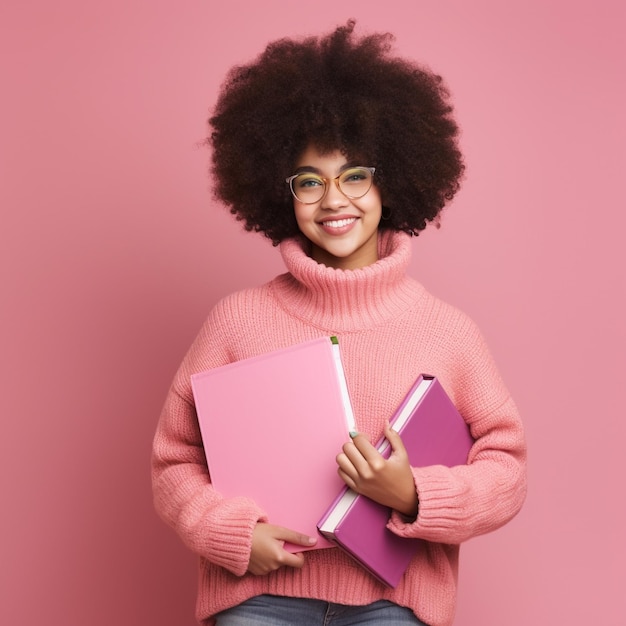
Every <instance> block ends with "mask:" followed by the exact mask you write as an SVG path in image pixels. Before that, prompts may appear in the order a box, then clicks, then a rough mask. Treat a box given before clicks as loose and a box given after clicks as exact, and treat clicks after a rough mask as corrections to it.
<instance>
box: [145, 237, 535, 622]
mask: <svg viewBox="0 0 626 626" xmlns="http://www.w3.org/2000/svg"><path fill="white" fill-rule="evenodd" d="M379 248H380V250H379V252H380V260H379V261H378V262H377V263H375V264H374V265H371V266H368V267H365V268H362V269H357V270H348V271H345V270H336V269H332V268H328V267H326V266H323V265H320V264H318V263H316V262H315V261H313V260H312V259H311V258H309V257H308V256H307V255H306V253H305V252H304V250H303V244H302V242H300V241H299V240H289V241H285V242H283V243H282V244H281V246H280V250H281V253H282V255H283V258H284V261H285V264H286V266H287V269H288V270H289V273H286V274H282V275H280V276H278V277H277V278H275V279H274V280H272V281H271V282H269V283H267V284H266V285H263V286H261V287H258V288H255V289H249V290H245V291H242V292H239V293H235V294H233V295H231V296H229V297H227V298H225V299H224V300H222V301H221V302H219V303H218V304H217V306H216V307H215V308H214V309H213V310H212V311H211V312H210V314H209V316H208V318H207V320H206V322H205V324H204V325H203V327H202V329H201V330H200V333H199V335H198V337H197V338H196V340H195V341H194V343H193V345H192V346H191V348H190V350H189V352H188V354H187V355H186V357H185V359H184V361H183V363H182V365H181V366H180V369H179V371H178V373H177V374H176V377H175V379H174V381H173V384H172V387H171V389H170V391H169V394H168V396H167V399H166V402H165V406H164V408H163V412H162V415H161V418H160V421H159V424H158V428H157V432H156V435H155V439H154V448H153V461H152V476H153V488H154V502H155V506H156V509H157V511H158V513H159V514H160V515H161V517H162V518H163V519H164V520H165V521H166V522H167V523H168V524H169V525H171V526H172V527H173V528H174V529H175V530H176V531H177V533H178V534H179V535H180V537H181V539H182V540H183V542H184V543H185V544H186V545H187V546H188V547H189V548H190V549H191V550H193V551H194V552H195V553H197V554H198V555H199V557H200V558H199V588H198V600H197V617H198V619H199V620H201V621H203V622H204V623H205V624H207V625H208V624H212V623H214V620H213V619H212V617H211V616H212V615H214V614H215V613H217V612H219V611H221V610H223V609H226V608H228V607H231V606H234V605H236V604H239V603H240V602H242V601H243V600H245V599H247V598H250V597H252V596H255V595H258V594H263V593H266V594H274V595H285V596H297V597H305V598H318V599H322V600H326V601H329V602H337V603H343V604H367V603H370V602H374V601H376V600H379V599H387V600H391V601H393V602H396V603H397V604H400V605H403V606H407V607H410V608H411V609H412V610H413V611H414V612H415V614H416V615H417V616H418V617H419V618H420V619H421V620H422V621H424V622H426V623H427V624H429V625H430V626H446V625H449V624H452V621H453V617H454V611H455V603H456V584H457V568H458V553H459V547H458V544H460V543H461V542H462V541H465V540H466V539H469V538H470V537H473V536H475V535H478V534H481V533H486V532H489V531H492V530H494V529H496V528H498V527H499V526H501V525H503V524H504V523H506V522H507V521H508V520H510V519H511V518H512V517H513V516H514V515H515V514H516V513H517V512H518V511H519V509H520V507H521V505H522V502H523V500H524V496H525V492H526V475H525V458H526V452H525V443H524V435H523V430H522V425H521V423H520V420H519V416H518V412H517V409H516V407H515V404H514V403H513V400H512V399H511V397H510V395H509V393H508V392H507V390H506V388H505V386H504V384H503V383H502V380H501V378H500V376H499V374H498V372H497V370H496V368H495V366H494V363H493V361H492V358H491V356H490V355H489V352H488V349H487V347H486V345H485V343H484V341H483V339H482V337H481V335H480V333H479V331H478V330H477V328H476V326H475V325H474V324H473V323H472V322H471V320H469V319H468V318H467V317H466V316H465V315H464V314H463V313H461V312H460V311H458V310H457V309H455V308H453V307H451V306H449V305H447V304H445V303H443V302H441V301H440V300H438V299H436V298H435V297H433V296H432V295H430V294H429V293H428V292H427V291H426V290H425V289H424V288H423V287H422V286H421V285H420V284H419V283H417V282H416V281H415V280H413V279H412V278H410V277H408V276H407V274H406V270H407V266H408V263H409V258H410V249H411V241H410V237H408V236H407V235H405V234H403V233H385V234H383V235H382V236H381V237H380V243H379ZM331 334H334V335H337V336H338V337H339V339H340V343H341V348H342V358H343V361H344V365H345V369H346V375H347V379H348V386H349V389H350V393H351V397H352V400H353V404H354V410H355V416H356V419H357V425H358V429H359V431H361V432H364V433H367V434H368V435H369V436H370V438H371V440H376V439H378V437H379V436H380V435H381V433H382V428H383V422H384V420H385V419H386V418H388V417H389V416H390V415H391V414H392V412H393V410H394V409H395V407H396V406H397V405H398V404H399V402H400V401H401V399H402V397H403V395H404V394H405V393H406V391H407V390H408V389H409V387H410V386H411V384H412V383H413V381H414V379H415V378H416V377H417V376H418V374H420V373H423V372H424V373H428V374H433V375H435V376H437V377H438V378H439V380H440V381H441V383H442V385H443V386H444V388H445V389H446V390H447V392H448V393H449V394H450V396H451V398H452V400H453V401H454V403H455V404H456V406H457V408H458V409H459V411H460V412H461V413H462V414H463V416H464V417H465V419H466V420H467V422H468V423H469V425H470V427H471V431H472V434H473V436H474V438H475V439H476V443H475V445H474V446H473V448H472V451H471V454H470V459H469V463H468V465H467V466H462V467H455V468H446V467H443V466H431V467H423V468H414V470H413V474H414V477H415V485H416V489H417V492H418V496H419V514H418V517H417V519H416V521H415V522H413V523H410V524H409V523H404V522H403V520H402V518H401V517H400V516H397V515H395V514H394V515H392V517H391V519H390V522H389V528H390V529H391V530H392V531H393V532H395V533H397V534H399V535H403V536H408V537H420V538H422V539H426V540H428V541H429V542H430V543H428V544H427V545H428V548H427V549H426V550H425V551H423V552H421V553H420V554H419V555H418V556H416V557H415V559H414V560H413V562H412V564H411V565H410V567H409V569H408V571H407V572H406V574H405V576H404V578H403V579H402V581H401V582H400V584H399V585H398V587H397V588H396V589H389V588H386V587H385V586H383V585H381V584H380V583H378V582H377V581H376V580H375V579H374V578H372V577H371V576H370V575H369V574H368V573H367V572H366V571H365V570H364V569H362V568H360V567H359V566H358V565H356V564H355V563H354V562H353V561H352V560H351V559H350V558H349V557H348V556H346V555H344V554H343V553H342V552H341V551H340V550H339V549H337V548H330V549H324V550H314V551H311V552H307V553H306V563H305V566H304V568H303V569H301V570H300V569H292V568H288V567H284V568H282V569H280V570H278V571H276V572H273V573H271V574H269V575H266V576H253V575H250V574H246V568H247V564H248V560H249V555H250V545H251V537H252V531H253V528H254V526H255V524H256V523H257V521H259V520H261V521H267V519H266V517H265V515H264V512H263V511H262V510H261V509H260V508H259V507H258V506H257V505H256V504H255V503H254V502H253V501H251V500H250V499H247V498H235V499H224V498H222V497H221V496H220V495H219V494H218V493H217V492H215V491H214V490H213V488H212V487H211V483H210V478H209V475H208V472H207V467H206V461H205V457H204V453H203V449H202V443H201V437H200V433H199V430H198V425H197V420H196V414H195V410H194V406H193V397H192V392H191V387H190V375H191V374H192V373H194V372H198V371H201V370H204V369H207V368H211V367H216V366H219V365H223V364H225V363H229V362H231V361H234V360H237V359H242V358H245V357H249V356H253V355H256V354H260V353H263V352H267V351H270V350H273V349H276V348H279V347H283V346H286V345H290V344H293V343H296V342H299V341H304V340H306V339H311V338H314V337H319V336H325V335H331ZM311 384H315V381H311ZM268 436H271V435H269V434H268ZM294 445H306V442H303V441H298V439H297V436H295V437H294ZM270 521H271V520H270Z"/></svg>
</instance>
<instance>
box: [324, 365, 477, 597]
mask: <svg viewBox="0 0 626 626" xmlns="http://www.w3.org/2000/svg"><path fill="white" fill-rule="evenodd" d="M390 422H391V426H392V428H393V429H394V430H396V431H397V432H398V433H400V435H401V436H402V441H403V443H404V445H405V447H406V449H407V452H408V454H409V461H410V463H411V465H412V466H413V467H424V466H427V465H447V466H449V467H452V466H454V465H463V464H465V463H466V462H467V456H468V454H469V450H470V448H471V446H472V444H473V439H472V437H471V435H470V432H469V428H468V426H467V424H466V423H465V420H464V419H463V418H462V417H461V414H460V413H459V412H458V411H457V409H456V408H455V406H454V404H453V403H452V401H451V400H450V398H449V397H448V395H447V394H446V392H445V391H444V389H443V387H442V386H441V384H440V383H439V381H438V380H437V379H436V378H435V377H433V376H428V375H426V374H423V375H421V376H419V377H418V379H417V380H416V382H415V384H414V385H413V387H412V388H411V390H410V391H409V392H408V393H407V395H406V396H405V398H404V400H403V401H402V403H401V404H400V406H399V407H398V409H397V410H396V412H395V414H394V416H393V417H392V418H391V419H390ZM377 447H378V450H379V452H380V453H381V454H382V455H383V456H384V457H385V458H388V457H389V455H390V454H391V446H390V445H389V442H388V441H387V440H386V439H382V440H381V441H379V442H378V444H377ZM390 514H391V510H390V509H389V508H388V507H385V506H383V505H381V504H378V503H377V502H374V501H373V500H370V499H369V498H367V497H365V496H361V495H359V494H357V493H356V492H354V491H352V490H351V489H348V488H347V487H345V486H344V487H343V489H342V490H341V491H340V493H339V495H338V496H337V497H336V498H335V500H334V501H333V504H332V505H331V506H330V508H329V509H328V510H327V511H326V513H325V514H324V516H323V517H322V519H321V520H320V521H319V523H318V529H319V531H320V533H321V534H322V536H324V537H326V538H327V539H329V540H331V541H333V542H335V543H336V544H337V545H339V546H340V547H342V548H343V549H344V550H345V551H346V552H347V553H348V554H350V555H351V556H352V557H353V558H354V559H356V560H357V561H358V562H359V563H361V565H363V567H365V568H366V569H367V570H368V571H369V572H370V573H371V574H372V575H373V576H375V577H376V578H378V579H379V580H380V581H381V582H383V583H385V584H386V585H389V586H390V587H396V586H397V584H398V582H399V581H400V579H401V578H402V575H403V574H404V571H405V570H406V568H407V567H408V565H409V563H410V561H411V559H412V558H413V556H414V555H415V553H416V552H417V551H418V550H420V549H422V548H423V547H424V545H423V544H424V542H423V541H422V540H420V539H408V538H406V537H399V536H398V535H395V534H394V533H392V532H391V531H390V530H388V529H387V522H388V521H389V516H390Z"/></svg>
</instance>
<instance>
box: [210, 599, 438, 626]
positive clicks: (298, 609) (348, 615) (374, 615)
mask: <svg viewBox="0 0 626 626" xmlns="http://www.w3.org/2000/svg"><path fill="white" fill-rule="evenodd" d="M216 617H217V626H294V625H297V626H361V625H363V624H370V625H372V626H374V625H375V626H384V625H385V624H387V626H426V624H424V622H421V621H420V620H419V619H417V617H415V615H414V614H413V611H411V610H410V609H407V608H404V607H402V606H398V605H397V604H393V602H388V601H387V600H379V601H378V602H374V603H373V604H368V605H366V606H346V605H344V604H333V603H332V602H324V601H323V600H310V599H307V598H285V597H279V596H269V595H262V596H257V597H255V598H250V600H247V601H246V602H242V603H241V604H240V605H238V606H235V607H233V608H232V609H227V610H226V611H222V612H221V613H218V614H217V616H216Z"/></svg>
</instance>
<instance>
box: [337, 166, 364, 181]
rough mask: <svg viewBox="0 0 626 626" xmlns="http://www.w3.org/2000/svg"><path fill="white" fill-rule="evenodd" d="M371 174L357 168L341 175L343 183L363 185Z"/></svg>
mask: <svg viewBox="0 0 626 626" xmlns="http://www.w3.org/2000/svg"><path fill="white" fill-rule="evenodd" d="M370 176H371V174H370V172H369V171H368V170H366V169H364V168H362V167H356V168H353V169H349V170H346V171H345V172H344V173H343V174H342V175H341V182H342V183H347V184H351V183H352V184H354V183H361V182H363V181H364V180H368V179H369V178H370Z"/></svg>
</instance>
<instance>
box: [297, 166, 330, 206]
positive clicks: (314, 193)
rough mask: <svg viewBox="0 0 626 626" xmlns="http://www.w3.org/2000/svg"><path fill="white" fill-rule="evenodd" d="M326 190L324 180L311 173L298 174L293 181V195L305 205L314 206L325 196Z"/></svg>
mask: <svg viewBox="0 0 626 626" xmlns="http://www.w3.org/2000/svg"><path fill="white" fill-rule="evenodd" d="M325 188H326V183H325V182H324V179H323V178H321V177H320V176H317V175H316V174H311V173H310V172H304V173H302V174H298V176H296V177H295V178H293V179H292V181H291V190H292V191H293V195H294V196H295V197H296V198H298V200H300V202H304V203H305V204H312V203H313V202H317V201H318V200H320V199H321V198H322V197H323V196H324V190H325Z"/></svg>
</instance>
